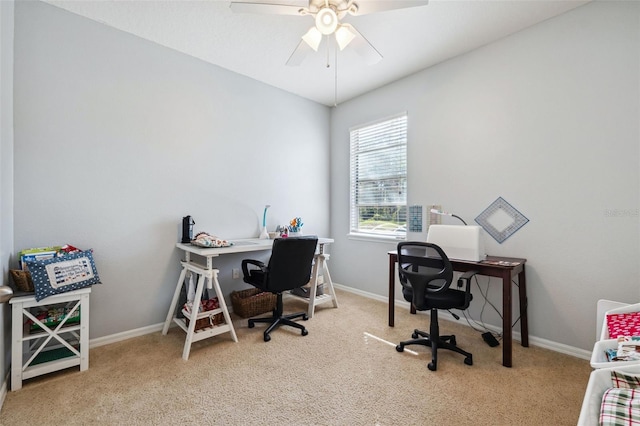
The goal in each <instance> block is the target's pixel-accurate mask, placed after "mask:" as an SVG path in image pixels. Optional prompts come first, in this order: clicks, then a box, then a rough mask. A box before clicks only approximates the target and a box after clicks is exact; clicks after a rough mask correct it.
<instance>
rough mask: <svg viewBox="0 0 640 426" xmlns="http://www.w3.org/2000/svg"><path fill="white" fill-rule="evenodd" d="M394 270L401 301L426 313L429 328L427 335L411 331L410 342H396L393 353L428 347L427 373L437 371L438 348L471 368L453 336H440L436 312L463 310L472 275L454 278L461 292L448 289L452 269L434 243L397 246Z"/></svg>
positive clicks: (471, 361)
mask: <svg viewBox="0 0 640 426" xmlns="http://www.w3.org/2000/svg"><path fill="white" fill-rule="evenodd" d="M398 271H399V274H400V283H401V284H402V294H403V295H404V298H405V299H406V300H407V301H408V302H411V303H413V306H415V308H416V310H419V311H427V310H430V311H431V325H430V328H429V333H426V332H424V331H420V330H418V329H416V330H414V331H413V334H412V335H411V337H412V338H413V340H407V341H405V342H400V344H399V345H398V346H396V350H397V351H398V352H402V351H404V347H405V346H407V345H424V346H430V347H431V354H432V355H431V362H430V363H429V365H428V367H429V370H431V371H436V369H437V368H438V349H449V350H451V351H455V352H458V353H460V354H462V355H464V356H465V357H466V358H465V359H464V363H465V364H467V365H473V355H471V354H470V353H469V352H465V351H463V350H462V349H460V348H459V347H458V346H457V345H456V336H453V335H451V336H441V335H440V329H439V327H438V309H446V310H449V309H467V308H468V307H469V303H471V299H472V295H471V277H472V276H473V275H475V274H476V272H475V271H471V272H466V273H465V274H463V275H462V276H461V277H460V278H459V279H458V288H462V287H465V288H464V289H462V290H456V289H452V288H450V285H451V282H452V281H453V268H452V266H451V263H450V262H449V258H448V257H447V255H446V254H445V253H444V251H443V250H442V249H441V248H440V247H439V246H437V245H435V244H430V243H423V242H409V241H406V242H401V243H399V244H398ZM452 315H453V314H452ZM454 317H456V318H458V317H457V315H454ZM419 336H420V337H419Z"/></svg>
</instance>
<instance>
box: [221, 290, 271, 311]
mask: <svg viewBox="0 0 640 426" xmlns="http://www.w3.org/2000/svg"><path fill="white" fill-rule="evenodd" d="M276 300H277V296H276V295H275V294H273V293H269V292H266V291H262V290H260V289H257V288H249V289H247V290H240V291H232V292H231V305H232V306H233V312H235V313H236V314H238V315H239V316H241V317H242V318H250V317H253V316H256V315H260V314H264V313H265V312H270V311H273V310H274V309H275V308H276Z"/></svg>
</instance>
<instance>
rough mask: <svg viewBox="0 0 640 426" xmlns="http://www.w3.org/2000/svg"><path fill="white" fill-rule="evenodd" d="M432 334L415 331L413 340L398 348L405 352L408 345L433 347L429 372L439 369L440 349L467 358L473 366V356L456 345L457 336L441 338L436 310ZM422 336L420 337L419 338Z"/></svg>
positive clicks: (432, 313)
mask: <svg viewBox="0 0 640 426" xmlns="http://www.w3.org/2000/svg"><path fill="white" fill-rule="evenodd" d="M430 331H431V333H425V332H424V331H420V330H417V329H416V330H413V334H412V335H411V337H412V340H407V341H404V342H400V343H399V344H398V346H396V350H397V351H398V352H402V351H404V347H405V346H408V345H422V346H429V347H431V362H430V363H429V364H428V365H427V367H428V368H429V370H431V371H436V370H437V368H438V349H448V350H450V351H454V352H457V353H459V354H461V355H464V356H465V359H464V363H465V364H467V365H473V355H472V354H470V353H469V352H467V351H464V350H462V349H460V348H459V347H458V346H457V345H456V336H454V335H450V336H440V335H439V327H438V314H437V311H436V310H432V311H431V329H430ZM419 336H420V337H419Z"/></svg>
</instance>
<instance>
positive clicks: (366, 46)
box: [342, 24, 382, 65]
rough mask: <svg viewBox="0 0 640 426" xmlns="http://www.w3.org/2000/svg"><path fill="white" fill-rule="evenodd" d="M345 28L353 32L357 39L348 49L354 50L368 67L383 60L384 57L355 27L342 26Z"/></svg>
mask: <svg viewBox="0 0 640 426" xmlns="http://www.w3.org/2000/svg"><path fill="white" fill-rule="evenodd" d="M342 25H343V26H344V27H347V28H348V29H349V31H351V32H352V33H353V34H354V35H355V37H354V38H353V40H351V42H350V43H349V45H348V48H353V49H354V50H355V51H356V53H358V55H360V56H361V57H362V58H363V59H364V61H365V62H366V64H367V65H374V64H377V63H378V62H380V61H381V60H382V55H381V54H380V52H378V51H377V50H376V48H375V47H373V45H372V44H371V43H369V40H367V39H366V38H365V37H364V36H363V35H362V34H360V32H359V31H358V30H356V29H355V28H354V27H353V25H349V24H342Z"/></svg>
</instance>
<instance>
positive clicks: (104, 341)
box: [89, 322, 164, 348]
mask: <svg viewBox="0 0 640 426" xmlns="http://www.w3.org/2000/svg"><path fill="white" fill-rule="evenodd" d="M162 326H164V323H163V322H161V323H159V324H153V325H149V326H146V327H141V328H136V329H133V330H129V331H123V332H122V333H116V334H110V335H109V336H104V337H98V338H96V339H90V340H89V348H97V347H98V346H103V345H108V344H110V343H116V342H121V341H123V340H127V339H131V338H132V337H139V336H144V335H145V334H151V333H155V332H156V331H161V330H162Z"/></svg>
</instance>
